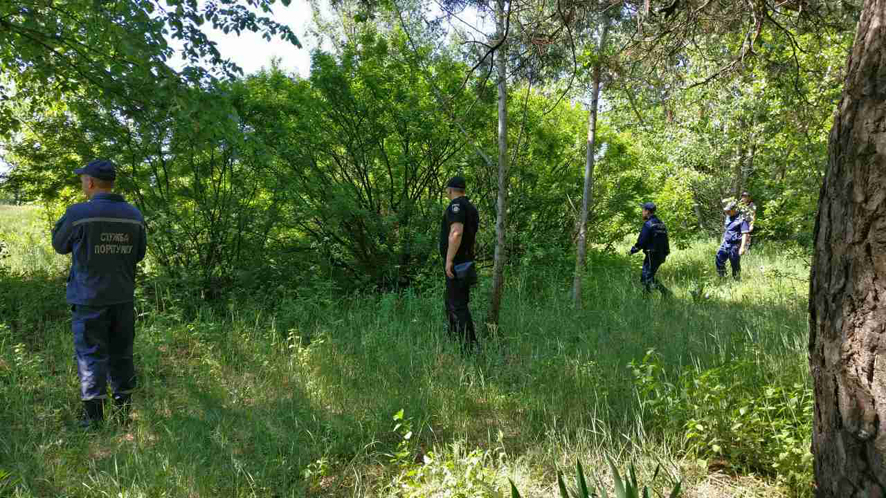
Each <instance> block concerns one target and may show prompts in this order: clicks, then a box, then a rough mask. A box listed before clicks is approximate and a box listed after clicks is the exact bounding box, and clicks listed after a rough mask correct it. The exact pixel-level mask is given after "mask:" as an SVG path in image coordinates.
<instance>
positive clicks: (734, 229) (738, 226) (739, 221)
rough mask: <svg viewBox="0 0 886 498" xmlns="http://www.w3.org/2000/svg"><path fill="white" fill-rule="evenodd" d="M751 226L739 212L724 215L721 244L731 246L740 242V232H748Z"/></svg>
mask: <svg viewBox="0 0 886 498" xmlns="http://www.w3.org/2000/svg"><path fill="white" fill-rule="evenodd" d="M750 231H751V228H750V226H749V225H748V222H747V220H745V217H744V216H742V214H741V213H739V214H736V215H735V216H729V215H727V216H726V222H725V223H724V229H723V246H724V247H732V246H737V245H739V244H741V236H742V234H746V233H750Z"/></svg>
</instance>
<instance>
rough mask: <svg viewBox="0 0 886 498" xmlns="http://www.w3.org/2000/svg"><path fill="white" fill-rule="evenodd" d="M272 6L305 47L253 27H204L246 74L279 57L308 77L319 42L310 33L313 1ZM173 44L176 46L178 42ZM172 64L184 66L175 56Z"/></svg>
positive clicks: (286, 67)
mask: <svg viewBox="0 0 886 498" xmlns="http://www.w3.org/2000/svg"><path fill="white" fill-rule="evenodd" d="M322 4H323V6H324V8H328V7H327V6H328V2H327V1H326V0H324V1H323V2H322ZM272 10H273V19H274V20H275V21H277V22H279V23H282V24H285V25H287V26H289V28H290V29H291V30H292V31H293V32H294V33H295V35H296V36H297V37H298V39H299V41H300V42H301V43H302V48H298V47H296V46H295V45H292V44H291V43H288V42H285V41H283V40H281V39H279V38H272V39H271V41H267V40H265V39H263V38H262V37H261V34H258V33H252V32H249V31H244V32H243V33H242V34H240V35H239V36H238V35H237V34H236V33H233V32H231V33H228V34H227V35H226V34H224V33H222V32H221V31H219V30H214V29H212V27H211V26H209V25H208V24H204V25H203V26H204V29H203V31H204V32H205V33H206V35H207V36H208V37H209V38H210V39H211V40H212V41H214V42H216V43H217V47H218V50H219V52H221V54H222V55H223V56H225V57H227V58H230V59H231V60H232V61H233V62H235V63H236V64H237V65H238V66H240V67H241V68H243V72H244V73H245V74H251V73H254V72H257V71H259V70H260V69H262V68H263V67H268V66H270V65H271V60H272V59H273V58H279V59H280V62H281V67H282V69H284V70H286V71H290V72H294V73H298V74H300V75H301V76H303V77H307V76H308V75H309V74H310V69H311V50H313V49H314V48H315V47H316V42H315V41H314V40H313V39H312V38H311V37H309V36H308V35H307V33H308V28H309V27H310V24H311V21H312V13H311V7H310V5H309V4H308V2H307V1H306V0H294V1H293V2H292V3H291V4H289V6H288V7H285V6H283V4H282V3H281V2H276V3H274V6H273V9H272ZM171 44H172V45H173V46H176V45H175V43H172V42H171ZM169 65H170V66H172V67H173V68H176V69H180V68H181V60H180V59H176V58H174V59H173V60H171V61H169Z"/></svg>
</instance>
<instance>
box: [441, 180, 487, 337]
mask: <svg viewBox="0 0 886 498" xmlns="http://www.w3.org/2000/svg"><path fill="white" fill-rule="evenodd" d="M446 196H447V197H448V198H449V206H448V207H447V208H446V211H445V212H444V213H443V222H442V223H441V225H440V256H441V257H442V258H443V262H444V264H445V272H446V294H445V296H444V301H445V305H446V316H447V317H448V318H449V333H450V334H451V335H453V336H455V337H457V338H458V339H459V340H461V341H462V345H463V346H464V347H465V349H470V348H473V347H474V345H475V344H476V342H477V335H476V333H475V331H474V320H473V319H472V318H471V310H470V309H469V308H468V304H469V303H470V301H471V285H473V284H474V283H475V282H476V280H477V272H476V267H475V263H474V242H475V241H476V239H477V231H478V230H479V229H480V214H479V213H478V212H477V208H475V207H474V205H473V204H471V201H470V200H469V199H468V198H467V197H466V196H465V179H464V178H462V177H460V176H456V177H453V178H452V179H450V180H449V182H448V183H447V184H446Z"/></svg>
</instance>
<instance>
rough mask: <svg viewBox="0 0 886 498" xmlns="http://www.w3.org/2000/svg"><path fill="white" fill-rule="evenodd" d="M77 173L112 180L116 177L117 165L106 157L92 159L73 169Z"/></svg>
mask: <svg viewBox="0 0 886 498" xmlns="http://www.w3.org/2000/svg"><path fill="white" fill-rule="evenodd" d="M74 173H75V174H78V175H89V176H91V177H93V178H98V179H99V180H105V181H109V182H112V181H114V180H116V179H117V167H116V166H114V163H112V162H111V161H108V160H107V159H94V160H92V161H90V162H89V164H87V165H86V166H84V167H82V168H77V169H75V170H74Z"/></svg>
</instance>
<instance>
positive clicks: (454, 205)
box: [452, 204, 461, 213]
mask: <svg viewBox="0 0 886 498" xmlns="http://www.w3.org/2000/svg"><path fill="white" fill-rule="evenodd" d="M459 210H461V207H459V205H458V204H453V205H452V212H453V213H457V212H459Z"/></svg>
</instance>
